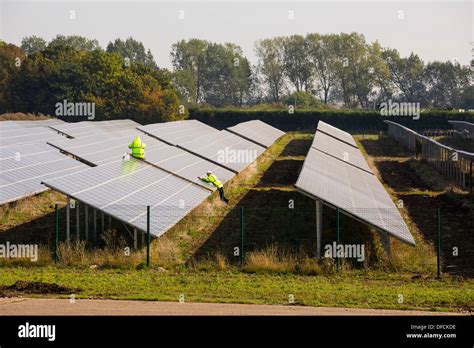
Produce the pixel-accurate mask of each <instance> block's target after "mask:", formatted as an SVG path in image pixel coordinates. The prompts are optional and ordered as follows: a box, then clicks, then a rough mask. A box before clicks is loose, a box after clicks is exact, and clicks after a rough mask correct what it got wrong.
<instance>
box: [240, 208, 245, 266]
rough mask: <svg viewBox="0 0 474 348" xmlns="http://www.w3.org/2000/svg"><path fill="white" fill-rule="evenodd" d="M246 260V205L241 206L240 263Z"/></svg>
mask: <svg viewBox="0 0 474 348" xmlns="http://www.w3.org/2000/svg"><path fill="white" fill-rule="evenodd" d="M244 260H245V252H244V207H240V263H241V264H243V263H244Z"/></svg>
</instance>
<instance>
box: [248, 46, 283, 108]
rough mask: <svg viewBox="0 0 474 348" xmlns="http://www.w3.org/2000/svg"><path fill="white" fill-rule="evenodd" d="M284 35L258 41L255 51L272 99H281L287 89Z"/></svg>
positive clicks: (260, 71) (260, 70) (259, 69)
mask: <svg viewBox="0 0 474 348" xmlns="http://www.w3.org/2000/svg"><path fill="white" fill-rule="evenodd" d="M283 42H284V38H283V37H275V38H272V39H265V40H260V41H257V42H256V44H255V52H256V54H257V57H258V58H259V63H258V71H259V73H261V74H262V75H263V81H264V84H265V85H266V87H267V89H268V91H269V95H270V99H271V101H275V102H278V101H280V98H281V96H282V95H283V93H284V92H285V91H286V89H287V88H286V83H285V69H284V50H283Z"/></svg>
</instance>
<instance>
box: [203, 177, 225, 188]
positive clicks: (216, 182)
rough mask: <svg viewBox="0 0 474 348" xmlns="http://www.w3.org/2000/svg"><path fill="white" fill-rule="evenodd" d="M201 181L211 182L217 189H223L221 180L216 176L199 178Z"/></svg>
mask: <svg viewBox="0 0 474 348" xmlns="http://www.w3.org/2000/svg"><path fill="white" fill-rule="evenodd" d="M199 179H201V180H202V181H204V182H209V183H211V184H213V185H214V186H215V187H217V188H221V187H222V183H221V182H220V181H219V179H218V178H217V176H215V175H214V174H211V175H208V176H207V177H206V178H199Z"/></svg>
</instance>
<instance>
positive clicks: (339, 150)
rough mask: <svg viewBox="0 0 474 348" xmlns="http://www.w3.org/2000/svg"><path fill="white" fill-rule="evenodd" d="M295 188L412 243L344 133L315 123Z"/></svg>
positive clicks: (400, 219) (398, 218) (351, 141)
mask: <svg viewBox="0 0 474 348" xmlns="http://www.w3.org/2000/svg"><path fill="white" fill-rule="evenodd" d="M296 188H297V190H299V191H300V192H302V193H303V194H306V195H308V196H310V197H312V198H314V199H316V200H318V201H321V202H322V203H323V204H326V205H328V206H331V207H333V208H339V209H340V210H341V212H343V213H345V214H347V215H349V216H351V217H353V218H355V219H357V220H360V221H362V222H364V223H366V224H368V225H371V226H373V227H375V228H377V229H379V230H382V231H384V232H387V233H389V234H390V235H392V236H394V237H396V238H398V239H400V240H402V241H404V242H406V243H408V244H412V245H414V244H415V241H414V239H413V236H412V235H411V233H410V231H409V229H408V227H407V225H406V224H405V222H404V221H403V218H402V217H401V215H400V213H399V211H398V209H397V207H396V206H395V204H394V203H393V201H392V199H391V198H390V196H389V194H388V193H387V191H386V190H385V188H384V187H383V185H382V184H381V183H380V181H379V180H378V179H377V177H376V176H375V175H374V174H373V173H372V171H371V170H370V168H369V167H368V165H367V162H366V161H365V159H364V157H363V155H362V154H361V152H360V151H359V149H358V148H357V144H356V143H355V141H354V139H353V137H352V136H351V135H350V134H349V133H347V132H344V131H342V130H340V129H338V128H335V127H333V126H331V125H329V124H327V123H324V122H322V121H319V123H318V127H317V131H316V134H315V136H314V141H313V144H312V146H311V148H310V150H309V152H308V155H307V157H306V159H305V161H304V165H303V168H302V170H301V173H300V175H299V177H298V180H297V182H296Z"/></svg>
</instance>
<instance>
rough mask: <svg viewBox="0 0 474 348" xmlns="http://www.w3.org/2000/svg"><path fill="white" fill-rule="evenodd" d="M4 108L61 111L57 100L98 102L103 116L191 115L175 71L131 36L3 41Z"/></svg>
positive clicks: (0, 85) (0, 92)
mask: <svg viewBox="0 0 474 348" xmlns="http://www.w3.org/2000/svg"><path fill="white" fill-rule="evenodd" d="M0 71H1V72H0V113H5V112H25V113H28V112H30V113H43V114H50V115H54V114H55V106H56V104H57V103H58V102H59V103H62V102H63V101H64V100H67V101H68V102H80V103H94V105H95V114H96V117H97V119H111V118H131V119H134V120H136V121H138V122H142V123H148V122H159V121H171V120H175V119H179V118H183V117H185V116H186V113H185V112H180V107H179V106H180V105H181V102H180V100H179V97H178V95H177V93H176V90H175V88H174V87H173V85H172V76H171V73H170V72H169V71H167V70H163V69H158V68H157V66H156V64H155V61H154V59H153V56H152V55H151V53H150V51H145V48H144V46H143V44H142V43H140V42H138V41H136V40H134V39H132V38H129V39H127V40H125V41H122V40H120V39H117V40H115V41H114V42H110V43H109V44H108V46H107V48H106V50H103V49H102V48H101V47H100V46H99V44H98V42H97V40H89V39H87V38H83V37H80V36H75V35H73V36H62V35H58V36H57V37H56V38H54V39H53V40H51V41H50V42H49V43H47V42H46V41H45V40H43V39H42V38H38V37H35V36H31V37H26V38H24V39H23V41H22V45H21V47H17V46H15V45H13V44H7V43H5V42H1V41H0Z"/></svg>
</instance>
